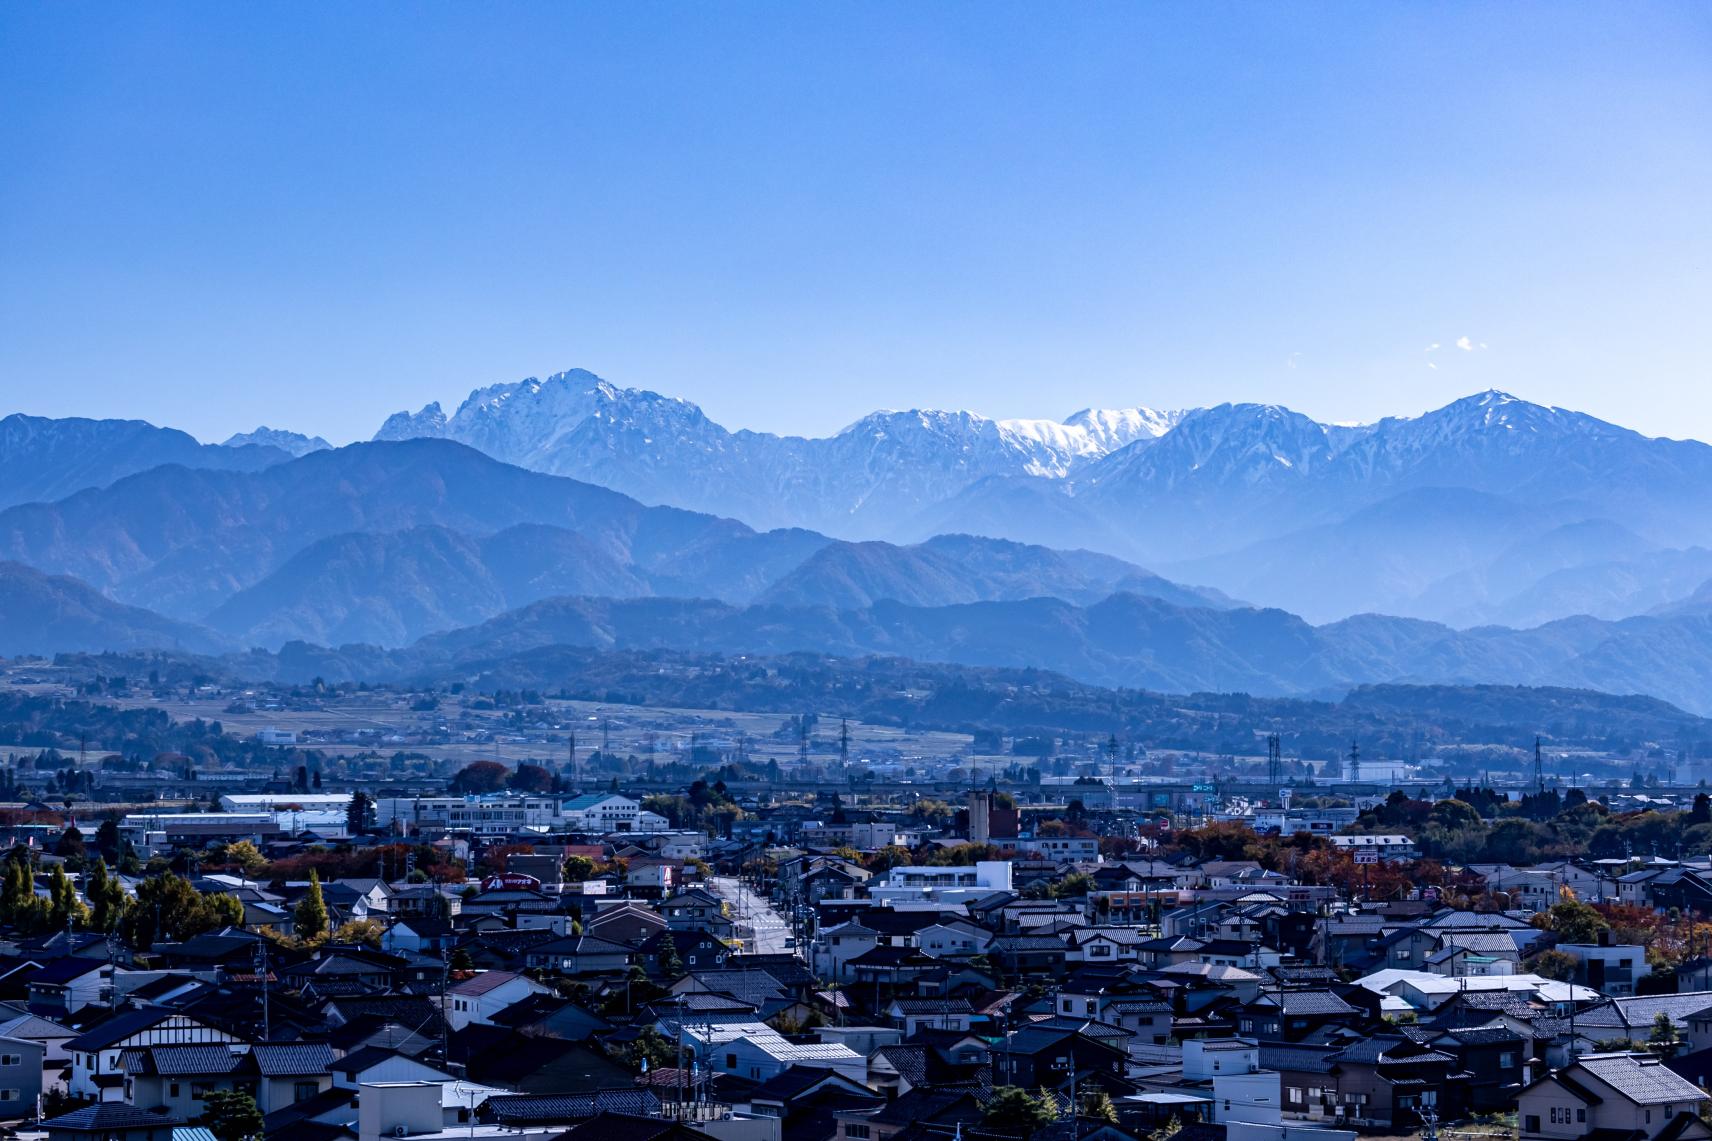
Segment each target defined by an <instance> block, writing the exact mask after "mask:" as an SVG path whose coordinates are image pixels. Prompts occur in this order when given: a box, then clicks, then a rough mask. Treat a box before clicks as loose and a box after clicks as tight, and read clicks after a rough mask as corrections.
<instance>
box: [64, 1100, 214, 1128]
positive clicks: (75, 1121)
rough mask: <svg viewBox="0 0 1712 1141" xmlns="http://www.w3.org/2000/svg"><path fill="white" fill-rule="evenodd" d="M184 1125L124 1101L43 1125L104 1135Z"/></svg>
mask: <svg viewBox="0 0 1712 1141" xmlns="http://www.w3.org/2000/svg"><path fill="white" fill-rule="evenodd" d="M183 1123H184V1119H183V1118H182V1117H169V1116H167V1115H166V1114H164V1113H156V1112H155V1111H154V1110H152V1109H138V1108H136V1107H135V1106H130V1105H125V1104H124V1103H122V1102H117V1101H103V1102H97V1103H96V1104H95V1105H86V1106H84V1107H83V1108H82V1109H74V1110H72V1111H71V1112H70V1113H65V1114H61V1115H60V1116H59V1117H55V1118H53V1119H51V1120H49V1121H44V1122H42V1126H43V1128H45V1129H49V1130H72V1131H76V1132H79V1133H100V1132H106V1131H108V1130H120V1129H159V1128H164V1127H166V1126H169V1125H182V1124H183Z"/></svg>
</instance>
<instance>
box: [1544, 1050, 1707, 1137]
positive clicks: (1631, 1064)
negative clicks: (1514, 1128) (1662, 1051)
mask: <svg viewBox="0 0 1712 1141" xmlns="http://www.w3.org/2000/svg"><path fill="white" fill-rule="evenodd" d="M1706 1096H1707V1095H1706V1091H1704V1090H1702V1089H1701V1088H1700V1087H1699V1086H1696V1085H1694V1084H1693V1083H1691V1082H1689V1081H1688V1080H1687V1079H1685V1078H1683V1077H1681V1076H1680V1075H1678V1074H1676V1073H1674V1072H1672V1071H1671V1070H1670V1068H1669V1067H1667V1066H1666V1065H1665V1064H1664V1061H1663V1060H1662V1059H1660V1058H1657V1057H1654V1056H1653V1055H1651V1054H1630V1053H1617V1054H1587V1055H1584V1056H1582V1057H1580V1058H1577V1059H1576V1060H1575V1062H1574V1064H1572V1065H1570V1066H1566V1067H1565V1068H1563V1069H1561V1070H1553V1071H1552V1072H1551V1073H1549V1074H1547V1075H1546V1076H1545V1077H1542V1078H1540V1079H1539V1080H1538V1081H1536V1082H1534V1083H1533V1084H1531V1085H1529V1086H1528V1087H1527V1088H1526V1089H1524V1090H1523V1091H1522V1092H1521V1094H1520V1095H1519V1096H1518V1098H1517V1106H1516V1120H1517V1122H1518V1123H1519V1125H1520V1130H1519V1137H1520V1141H1547V1139H1550V1141H1564V1139H1568V1138H1577V1137H1589V1136H1594V1135H1598V1136H1600V1137H1635V1138H1646V1139H1659V1138H1665V1137H1668V1138H1670V1141H1699V1139H1704V1138H1707V1137H1712V1129H1709V1128H1708V1127H1707V1126H1706V1124H1705V1123H1704V1122H1702V1121H1701V1120H1700V1119H1699V1116H1698V1115H1699V1112H1700V1109H1701V1105H1702V1103H1703V1102H1704V1101H1705V1100H1706Z"/></svg>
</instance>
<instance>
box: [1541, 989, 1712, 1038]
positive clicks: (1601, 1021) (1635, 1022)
mask: <svg viewBox="0 0 1712 1141" xmlns="http://www.w3.org/2000/svg"><path fill="white" fill-rule="evenodd" d="M1707 1009H1712V991H1705V990H1699V991H1689V992H1687V993H1685V994H1647V995H1636V996H1635V997H1633V998H1613V999H1610V1000H1608V1001H1606V1002H1603V1003H1600V1004H1598V1005H1596V1006H1590V1007H1588V1008H1587V1009H1586V1010H1583V1011H1581V1012H1579V1013H1578V1014H1577V1015H1576V1016H1575V1017H1576V1021H1577V1022H1581V1021H1586V1023H1587V1025H1589V1026H1624V1027H1629V1028H1631V1029H1641V1030H1649V1029H1651V1028H1652V1025H1653V1022H1654V1021H1655V1020H1656V1019H1657V1018H1658V1016H1659V1015H1661V1014H1665V1015H1669V1016H1670V1020H1671V1021H1672V1022H1674V1023H1676V1025H1677V1026H1678V1027H1679V1028H1680V1027H1683V1026H1685V1025H1686V1024H1687V1022H1688V1019H1689V1018H1691V1017H1693V1016H1694V1015H1696V1014H1699V1013H1700V1012H1701V1011H1704V1010H1707Z"/></svg>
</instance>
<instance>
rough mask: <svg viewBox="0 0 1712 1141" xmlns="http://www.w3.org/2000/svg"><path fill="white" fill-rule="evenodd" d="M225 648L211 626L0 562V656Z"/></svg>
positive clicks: (63, 579)
mask: <svg viewBox="0 0 1712 1141" xmlns="http://www.w3.org/2000/svg"><path fill="white" fill-rule="evenodd" d="M225 648H227V644H226V643H225V642H224V641H223V640H222V639H221V638H220V637H219V636H218V635H216V634H215V633H214V632H213V631H211V630H208V629H205V628H203V627H199V626H194V625H191V624H189V623H185V622H174V621H172V620H171V619H167V618H162V617H161V616H160V615H158V614H155V613H152V612H150V611H148V610H143V609H141V608H140V607H135V606H125V605H123V604H121V603H117V602H114V601H113V600H112V599H110V598H106V597H103V596H102V594H101V592H100V591H98V590H95V589H94V588H92V587H91V586H89V584H88V583H83V582H79V581H77V580H76V579H74V578H68V577H65V576H63V575H47V574H43V573H42V572H41V571H38V570H35V569H34V568H32V567H26V566H23V565H22V564H19V563H12V562H0V655H4V656H7V657H20V656H24V655H32V654H33V655H42V656H51V655H53V654H56V653H69V652H74V651H102V650H142V649H162V650H186V651H190V652H194V653H215V652H218V651H220V650H223V649H225Z"/></svg>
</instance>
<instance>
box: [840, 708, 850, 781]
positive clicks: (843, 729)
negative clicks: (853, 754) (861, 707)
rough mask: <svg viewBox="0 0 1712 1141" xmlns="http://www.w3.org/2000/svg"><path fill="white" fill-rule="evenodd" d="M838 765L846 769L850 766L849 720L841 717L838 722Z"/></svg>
mask: <svg viewBox="0 0 1712 1141" xmlns="http://www.w3.org/2000/svg"><path fill="white" fill-rule="evenodd" d="M838 763H839V765H840V766H842V767H845V768H848V767H849V765H850V718H848V717H841V718H839V721H838Z"/></svg>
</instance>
